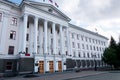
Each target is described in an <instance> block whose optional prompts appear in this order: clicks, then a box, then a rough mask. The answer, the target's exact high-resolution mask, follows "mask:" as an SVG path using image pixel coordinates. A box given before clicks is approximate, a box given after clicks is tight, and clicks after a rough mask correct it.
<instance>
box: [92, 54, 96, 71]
mask: <svg viewBox="0 0 120 80" xmlns="http://www.w3.org/2000/svg"><path fill="white" fill-rule="evenodd" d="M92 57H93V58H94V70H95V71H96V70H97V65H96V59H95V58H96V55H95V54H94V55H92Z"/></svg>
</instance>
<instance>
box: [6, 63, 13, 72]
mask: <svg viewBox="0 0 120 80" xmlns="http://www.w3.org/2000/svg"><path fill="white" fill-rule="evenodd" d="M12 65H13V63H12V62H6V70H7V71H12V67H13V66H12Z"/></svg>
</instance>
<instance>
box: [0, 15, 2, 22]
mask: <svg viewBox="0 0 120 80" xmlns="http://www.w3.org/2000/svg"><path fill="white" fill-rule="evenodd" d="M0 21H2V13H0Z"/></svg>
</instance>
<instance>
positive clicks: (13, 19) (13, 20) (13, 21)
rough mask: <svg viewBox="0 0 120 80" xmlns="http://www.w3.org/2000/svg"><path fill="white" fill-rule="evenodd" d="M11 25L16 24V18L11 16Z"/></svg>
mask: <svg viewBox="0 0 120 80" xmlns="http://www.w3.org/2000/svg"><path fill="white" fill-rule="evenodd" d="M12 25H17V18H15V17H12Z"/></svg>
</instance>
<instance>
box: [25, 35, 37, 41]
mask: <svg viewBox="0 0 120 80" xmlns="http://www.w3.org/2000/svg"><path fill="white" fill-rule="evenodd" d="M37 39H38V38H37ZM28 40H29V34H27V36H26V41H28Z"/></svg>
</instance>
